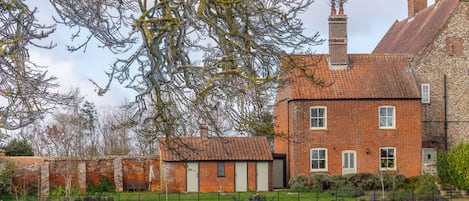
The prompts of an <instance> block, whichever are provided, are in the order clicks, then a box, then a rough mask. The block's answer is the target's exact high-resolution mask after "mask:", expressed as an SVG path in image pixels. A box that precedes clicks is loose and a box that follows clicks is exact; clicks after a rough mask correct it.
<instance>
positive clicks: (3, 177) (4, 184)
mask: <svg viewBox="0 0 469 201" xmlns="http://www.w3.org/2000/svg"><path fill="white" fill-rule="evenodd" d="M14 171H15V164H14V163H13V162H11V161H9V160H5V159H0V193H2V192H4V193H6V191H8V189H9V188H10V187H11V178H12V177H13V173H14Z"/></svg>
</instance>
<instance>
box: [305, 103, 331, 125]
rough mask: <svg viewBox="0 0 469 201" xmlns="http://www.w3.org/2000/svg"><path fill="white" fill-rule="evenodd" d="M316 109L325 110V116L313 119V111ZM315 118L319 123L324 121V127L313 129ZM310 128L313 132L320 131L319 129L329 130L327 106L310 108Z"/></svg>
mask: <svg viewBox="0 0 469 201" xmlns="http://www.w3.org/2000/svg"><path fill="white" fill-rule="evenodd" d="M314 109H322V110H324V113H323V114H324V116H322V117H320V116H315V117H313V110H314ZM313 118H314V120H315V121H318V120H319V119H322V120H323V125H322V126H317V127H313ZM309 127H310V129H312V130H318V129H327V107H326V106H313V107H310V108H309Z"/></svg>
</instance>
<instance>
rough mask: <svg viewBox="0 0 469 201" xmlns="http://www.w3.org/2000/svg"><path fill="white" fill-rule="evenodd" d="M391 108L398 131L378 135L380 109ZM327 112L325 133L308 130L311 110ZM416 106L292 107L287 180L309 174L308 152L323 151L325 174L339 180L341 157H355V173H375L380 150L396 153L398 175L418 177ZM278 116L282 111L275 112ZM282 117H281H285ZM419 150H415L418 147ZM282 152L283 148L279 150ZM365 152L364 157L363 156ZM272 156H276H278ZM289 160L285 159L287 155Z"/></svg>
mask: <svg viewBox="0 0 469 201" xmlns="http://www.w3.org/2000/svg"><path fill="white" fill-rule="evenodd" d="M383 105H389V106H395V108H396V129H386V130H384V129H379V126H378V107H379V106H383ZM311 106H325V107H327V129H325V130H311V129H310V107H311ZM419 106H420V101H419V100H371V101H366V100H363V101H360V100H345V101H339V100H337V101H292V102H290V104H289V109H288V112H289V114H288V115H289V116H290V118H291V119H292V121H291V124H290V125H289V127H288V129H289V130H290V132H289V133H290V136H291V138H290V142H291V143H290V146H289V147H290V153H291V154H290V158H287V160H289V162H288V163H289V164H290V165H289V167H290V176H294V175H298V174H301V173H302V174H310V173H311V172H310V169H311V168H310V157H311V156H310V150H311V149H313V148H326V149H327V161H328V162H327V166H328V167H327V171H326V173H328V174H342V151H344V150H353V151H356V154H357V158H356V161H357V172H371V173H376V172H379V170H380V169H379V167H380V154H379V150H380V147H394V148H396V152H397V153H396V160H397V169H396V172H399V173H402V174H404V175H406V176H416V175H419V174H420V172H421V146H418V145H419V144H420V143H421V133H420V111H419V108H420V107H419ZM278 112H281V111H278ZM284 114H285V113H284ZM416 145H417V146H416ZM283 146H286V145H283ZM367 150H368V153H367ZM276 153H279V152H277V150H276ZM287 155H288V154H287Z"/></svg>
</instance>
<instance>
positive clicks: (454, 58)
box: [412, 1, 469, 150]
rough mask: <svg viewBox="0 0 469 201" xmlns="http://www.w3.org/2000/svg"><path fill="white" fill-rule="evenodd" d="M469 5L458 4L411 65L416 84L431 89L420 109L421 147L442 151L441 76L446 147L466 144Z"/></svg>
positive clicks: (468, 138) (468, 127)
mask: <svg viewBox="0 0 469 201" xmlns="http://www.w3.org/2000/svg"><path fill="white" fill-rule="evenodd" d="M468 24H469V3H468V2H463V1H460V3H459V4H458V7H457V8H456V10H455V12H454V13H453V14H452V16H451V17H450V19H449V21H448V24H446V26H445V27H443V29H442V31H441V32H440V33H439V34H438V35H437V36H436V37H435V39H434V40H433V42H432V43H431V44H430V45H429V46H428V47H427V48H426V49H424V50H423V52H421V53H420V54H419V56H417V57H416V59H415V61H414V62H413V64H412V67H413V69H414V73H415V75H416V80H417V82H418V84H419V85H420V84H423V83H427V84H430V88H431V92H430V93H431V100H430V103H429V104H423V108H422V118H423V125H422V129H423V130H422V132H423V146H424V147H431V148H437V149H438V150H442V149H444V148H445V144H444V142H445V109H444V104H445V101H444V100H445V99H444V89H445V87H444V76H445V75H446V79H447V80H446V82H447V84H446V91H447V97H446V100H447V115H446V118H447V119H446V120H447V125H448V129H447V133H448V143H449V144H448V147H450V146H451V145H453V144H456V143H458V142H459V141H461V140H465V141H469V29H467V25H468Z"/></svg>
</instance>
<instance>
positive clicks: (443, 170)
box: [436, 152, 449, 183]
mask: <svg viewBox="0 0 469 201" xmlns="http://www.w3.org/2000/svg"><path fill="white" fill-rule="evenodd" d="M448 169H449V165H448V153H446V152H438V153H437V154H436V170H437V175H438V177H439V178H440V181H441V182H442V183H448V182H449V173H448Z"/></svg>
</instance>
